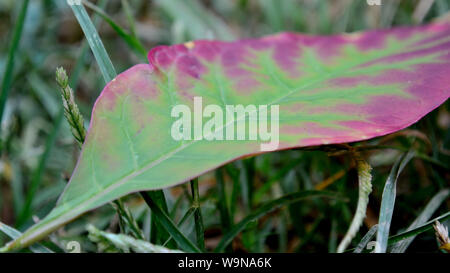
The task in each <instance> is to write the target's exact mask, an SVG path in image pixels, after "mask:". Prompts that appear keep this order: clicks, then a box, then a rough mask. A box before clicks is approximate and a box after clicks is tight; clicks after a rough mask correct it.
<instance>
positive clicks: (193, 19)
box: [156, 0, 235, 40]
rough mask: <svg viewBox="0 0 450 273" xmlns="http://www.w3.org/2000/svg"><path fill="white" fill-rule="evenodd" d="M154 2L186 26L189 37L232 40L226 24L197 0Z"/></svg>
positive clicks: (232, 36) (232, 37)
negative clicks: (187, 0)
mask: <svg viewBox="0 0 450 273" xmlns="http://www.w3.org/2000/svg"><path fill="white" fill-rule="evenodd" d="M156 3H157V4H158V5H159V6H160V7H161V8H162V9H163V10H164V11H165V12H167V13H168V14H169V15H170V16H171V17H173V18H174V21H178V22H182V24H183V25H184V26H186V28H185V29H186V31H187V32H188V34H189V37H190V39H194V40H198V39H208V38H209V39H211V38H218V39H221V40H233V39H234V38H235V37H234V35H233V34H232V33H231V31H230V30H229V28H228V27H227V25H226V24H225V23H224V22H223V21H222V20H220V19H219V18H217V17H216V16H214V15H213V14H212V13H210V12H208V10H207V9H206V8H205V7H203V6H202V5H201V4H200V3H199V2H198V1H197V0H191V1H189V2H186V1H176V0H157V1H156Z"/></svg>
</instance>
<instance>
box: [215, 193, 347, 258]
mask: <svg viewBox="0 0 450 273" xmlns="http://www.w3.org/2000/svg"><path fill="white" fill-rule="evenodd" d="M317 197H328V198H339V199H340V198H341V197H339V196H338V195H337V194H336V193H334V192H326V191H314V190H313V191H302V192H296V193H291V194H287V195H285V196H283V197H280V198H278V199H275V200H272V201H270V202H268V203H266V204H264V205H262V206H261V207H259V208H257V209H255V210H254V211H253V212H252V213H250V214H249V215H247V217H245V218H244V219H242V220H241V221H240V222H239V223H237V224H235V225H234V226H233V227H232V228H231V229H230V231H228V232H227V233H226V234H225V235H224V236H223V238H222V240H220V242H219V244H218V245H217V247H216V249H215V250H214V252H223V251H224V250H225V248H226V247H227V246H228V245H229V244H230V243H231V242H232V241H233V239H234V237H236V236H237V235H238V234H239V233H240V232H241V231H243V230H244V229H245V227H246V226H247V225H248V224H249V223H251V222H254V221H256V220H258V219H259V218H261V217H262V216H264V215H266V214H267V213H269V212H271V211H273V210H275V209H277V208H279V207H282V206H285V205H289V204H292V203H295V202H298V201H301V200H304V199H309V198H317Z"/></svg>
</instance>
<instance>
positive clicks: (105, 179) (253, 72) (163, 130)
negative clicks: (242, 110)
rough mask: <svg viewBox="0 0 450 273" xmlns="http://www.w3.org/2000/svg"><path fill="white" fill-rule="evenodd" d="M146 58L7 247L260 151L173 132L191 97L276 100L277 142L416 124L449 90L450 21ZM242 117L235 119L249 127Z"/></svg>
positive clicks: (372, 133)
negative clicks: (64, 180)
mask: <svg viewBox="0 0 450 273" xmlns="http://www.w3.org/2000/svg"><path fill="white" fill-rule="evenodd" d="M149 61H150V64H140V65H136V66H134V67H132V68H130V69H129V70H127V71H125V72H123V73H122V74H120V75H119V76H118V77H116V78H115V79H114V80H113V81H111V82H110V83H108V85H107V86H106V87H105V89H104V90H103V92H102V94H101V95H100V97H99V98H98V100H97V102H96V104H95V107H94V110H93V114H92V120H91V124H90V129H89V133H88V136H87V139H86V142H85V144H84V147H83V150H82V153H81V156H80V159H79V161H78V164H77V166H76V169H75V171H74V172H73V175H72V178H71V181H70V183H69V185H68V186H67V188H66V190H65V191H64V193H63V194H62V196H61V198H60V200H59V202H58V204H57V206H56V208H55V209H54V210H53V211H52V212H51V213H50V215H48V216H47V217H46V218H45V219H43V220H42V221H41V222H40V223H38V224H37V225H35V226H34V227H32V228H31V229H30V230H29V231H27V232H26V233H25V234H24V236H22V237H21V238H20V239H18V240H16V241H15V242H14V243H13V244H11V245H10V246H9V248H8V249H11V248H14V247H21V246H24V245H28V244H30V243H32V242H34V241H36V240H37V239H39V238H42V237H43V236H45V235H46V234H48V233H49V232H51V231H52V230H55V229H56V228H57V227H59V226H61V225H63V224H64V223H66V222H68V221H71V220H72V219H74V218H75V217H77V216H79V215H80V214H82V213H84V212H86V211H88V210H90V209H93V208H95V207H98V206H100V205H102V204H104V203H106V202H108V201H111V200H113V199H116V198H118V197H120V196H123V195H126V194H128V193H130V192H135V191H142V190H153V189H161V188H166V187H170V186H173V185H176V184H179V183H182V182H185V181H188V180H189V179H192V178H194V177H197V176H199V175H200V174H202V173H205V172H206V171H208V170H211V169H214V168H216V167H217V166H220V165H223V164H225V163H226V162H230V161H232V160H234V159H237V158H240V157H243V156H246V155H251V154H258V153H261V149H260V144H261V143H263V141H260V140H258V141H250V140H247V141H218V140H214V141H207V140H186V141H175V140H174V139H173V138H172V137H171V134H170V132H171V126H172V124H173V122H174V121H175V120H176V119H175V118H172V117H171V110H172V107H173V106H175V105H178V104H185V105H188V106H189V107H190V108H191V109H192V107H193V100H194V97H196V96H197V97H202V99H203V105H204V106H206V105H208V104H216V105H219V106H220V107H222V108H224V107H225V105H237V104H242V105H244V106H246V105H249V104H253V105H257V106H258V105H269V106H271V105H279V107H280V108H279V109H280V113H279V119H280V145H279V147H278V149H289V148H293V147H304V146H311V145H321V144H331V143H344V142H351V141H359V140H365V139H369V138H372V137H376V136H381V135H385V134H388V133H391V132H395V131H397V130H400V129H403V128H405V127H407V126H409V125H411V124H413V123H415V122H416V121H417V120H419V119H420V118H421V117H423V116H424V115H425V114H427V113H428V112H430V111H431V110H433V109H434V108H436V107H437V106H439V105H440V104H441V103H443V102H444V101H445V100H446V99H447V98H448V96H449V93H450V77H449V75H450V26H449V24H448V23H440V24H437V23H436V24H433V25H428V26H417V27H402V28H396V29H391V30H375V31H368V32H363V33H354V34H342V35H333V36H328V37H324V36H310V35H302V34H294V33H281V34H277V35H273V36H267V37H263V38H260V39H248V40H240V41H236V42H221V41H195V42H190V43H187V44H184V45H175V46H160V47H157V48H154V49H153V50H151V51H150V53H149ZM246 116H247V115H241V116H239V117H237V118H236V120H240V121H244V122H245V124H246V125H248V123H249V122H248V119H247V118H246ZM205 121H206V119H205ZM234 125H235V124H234V123H230V124H226V127H225V128H217V129H218V131H221V130H223V129H225V130H228V129H229V128H230V127H231V126H234Z"/></svg>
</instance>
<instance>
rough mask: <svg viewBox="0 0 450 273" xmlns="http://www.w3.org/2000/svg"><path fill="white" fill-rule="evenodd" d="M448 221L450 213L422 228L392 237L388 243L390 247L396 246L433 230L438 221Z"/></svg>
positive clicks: (427, 223)
mask: <svg viewBox="0 0 450 273" xmlns="http://www.w3.org/2000/svg"><path fill="white" fill-rule="evenodd" d="M448 219H450V211H449V212H447V213H444V214H442V215H441V216H439V217H436V218H434V219H433V220H430V221H428V222H426V223H425V224H423V225H421V226H420V227H417V228H415V229H412V230H409V231H405V232H402V233H400V234H397V235H394V236H392V237H390V238H389V242H388V243H389V245H391V244H395V243H397V242H400V241H402V240H404V239H406V238H409V237H411V236H416V235H418V234H420V233H423V232H425V231H428V230H430V229H433V224H434V223H435V222H436V221H439V222H441V223H443V222H445V221H447V220H448Z"/></svg>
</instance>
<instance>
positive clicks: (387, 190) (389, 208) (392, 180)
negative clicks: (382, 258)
mask: <svg viewBox="0 0 450 273" xmlns="http://www.w3.org/2000/svg"><path fill="white" fill-rule="evenodd" d="M413 157H414V152H412V151H410V152H408V153H407V154H403V155H402V156H401V157H400V158H398V159H397V161H396V162H395V164H394V166H393V167H392V169H391V172H390V173H389V176H388V179H387V180H386V184H385V185H384V190H383V195H382V199H381V208H380V216H379V220H378V231H377V244H376V247H375V252H376V253H385V252H386V249H387V243H388V238H389V228H390V226H391V220H392V214H393V212H394V205H395V195H396V187H397V179H398V177H399V176H400V173H401V172H402V171H403V168H404V167H405V166H406V164H408V162H409V161H410V160H411V158H413Z"/></svg>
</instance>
